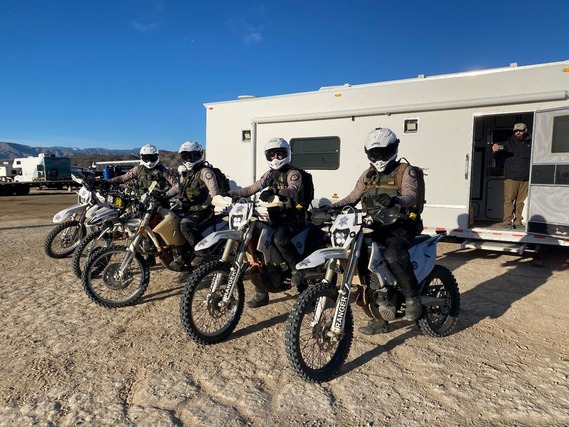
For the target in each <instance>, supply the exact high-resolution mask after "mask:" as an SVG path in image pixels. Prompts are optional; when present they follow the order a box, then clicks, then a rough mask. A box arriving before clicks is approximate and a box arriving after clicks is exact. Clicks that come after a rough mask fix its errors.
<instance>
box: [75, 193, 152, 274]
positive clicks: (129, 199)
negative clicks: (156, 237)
mask: <svg viewBox="0 0 569 427" xmlns="http://www.w3.org/2000/svg"><path fill="white" fill-rule="evenodd" d="M106 198H107V203H108V204H109V207H102V208H100V209H98V210H97V211H96V212H95V213H94V215H93V216H92V217H91V219H90V220H89V221H87V227H89V228H90V229H92V230H93V231H92V232H91V233H89V234H87V235H86V236H85V237H84V238H83V239H81V241H80V242H79V244H78V245H77V247H76V248H75V250H74V251H73V255H72V257H71V267H72V270H73V273H74V274H75V276H77V277H78V278H81V275H82V274H83V267H84V266H85V265H86V264H87V262H88V260H89V258H90V257H91V256H92V255H93V254H95V253H96V252H97V251H99V250H101V249H103V248H108V247H110V246H111V245H113V244H123V245H127V244H128V242H130V240H131V239H132V238H133V237H134V234H135V232H136V228H137V227H138V222H137V221H136V220H134V218H140V217H142V215H144V205H143V204H142V203H141V202H140V201H139V197H138V195H136V194H135V193H134V192H132V191H128V190H127V189H123V190H122V191H111V192H109V193H108V194H107V196H106Z"/></svg>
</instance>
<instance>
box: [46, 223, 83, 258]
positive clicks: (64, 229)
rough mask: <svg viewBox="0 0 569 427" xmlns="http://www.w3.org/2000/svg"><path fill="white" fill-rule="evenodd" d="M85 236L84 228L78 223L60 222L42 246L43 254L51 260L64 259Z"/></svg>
mask: <svg viewBox="0 0 569 427" xmlns="http://www.w3.org/2000/svg"><path fill="white" fill-rule="evenodd" d="M85 234H86V229H85V226H84V225H83V224H81V223H79V221H75V220H70V221H65V222H62V223H61V224H58V225H57V226H56V227H55V228H54V229H53V230H51V231H50V232H49V234H48V235H47V237H46V239H45V243H44V245H43V249H44V251H45V254H46V255H47V256H48V257H51V258H65V257H67V256H69V255H71V253H73V251H74V250H75V248H76V247H77V245H78V244H79V242H80V241H81V239H82V238H83V237H85Z"/></svg>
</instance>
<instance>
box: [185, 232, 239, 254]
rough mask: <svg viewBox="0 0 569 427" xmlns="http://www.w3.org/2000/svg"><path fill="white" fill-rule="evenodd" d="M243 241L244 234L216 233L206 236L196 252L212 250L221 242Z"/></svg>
mask: <svg viewBox="0 0 569 427" xmlns="http://www.w3.org/2000/svg"><path fill="white" fill-rule="evenodd" d="M241 239H243V233H242V232H241V231H237V230H221V231H215V232H213V233H211V234H208V235H207V236H205V237H204V238H203V239H202V240H200V241H199V242H198V243H197V244H196V246H195V247H194V250H196V251H203V250H204V249H207V248H210V247H212V246H213V245H215V244H216V243H217V242H219V241H220V240H235V241H238V242H239V241H241Z"/></svg>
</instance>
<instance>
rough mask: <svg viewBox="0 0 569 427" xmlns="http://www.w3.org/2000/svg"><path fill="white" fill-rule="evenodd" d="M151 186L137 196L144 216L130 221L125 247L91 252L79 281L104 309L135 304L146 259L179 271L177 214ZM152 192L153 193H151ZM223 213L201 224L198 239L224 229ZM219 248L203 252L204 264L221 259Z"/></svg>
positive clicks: (146, 278) (182, 242) (181, 243)
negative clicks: (133, 228) (129, 237)
mask: <svg viewBox="0 0 569 427" xmlns="http://www.w3.org/2000/svg"><path fill="white" fill-rule="evenodd" d="M156 186H157V183H156V182H155V181H154V182H152V183H151V185H150V187H149V190H148V193H145V194H144V195H143V196H142V197H141V201H142V203H144V204H145V210H144V215H143V216H142V217H140V218H132V219H130V220H129V223H131V224H132V223H136V224H137V227H136V231H135V234H134V237H133V238H132V240H131V242H130V244H129V245H128V246H126V247H121V246H116V245H113V246H111V247H109V248H105V249H102V250H100V251H97V252H96V253H93V254H92V255H91V256H90V258H89V261H88V262H87V264H86V266H85V268H84V271H83V274H82V276H81V281H82V283H83V287H84V289H85V292H87V295H88V296H89V298H90V299H91V300H93V301H94V302H96V303H97V304H99V305H102V306H104V307H109V308H113V307H124V306H127V305H132V304H134V303H135V302H136V301H138V300H139V299H140V298H141V297H142V295H143V294H144V292H145V291H146V288H147V287H148V284H149V282H150V268H149V265H148V262H147V258H149V257H151V258H153V257H156V258H157V259H158V260H159V261H160V263H161V264H162V265H163V266H164V267H166V268H167V269H169V270H173V271H180V270H181V268H184V266H182V265H180V264H179V263H177V262H176V261H175V260H176V258H177V257H178V256H180V255H182V256H183V255H184V251H185V250H187V246H186V245H187V242H186V239H185V238H184V237H183V236H182V233H181V232H180V221H181V214H180V215H178V214H177V213H175V212H173V211H172V210H171V209H168V208H164V207H162V197H161V195H160V194H159V193H158V192H157V190H156ZM155 190H156V191H155ZM223 216H224V215H223V214H218V215H214V217H213V218H212V220H211V221H209V222H207V223H206V224H203V227H202V228H201V230H200V232H201V234H202V236H204V237H205V236H206V235H208V234H209V233H211V232H213V231H217V230H222V229H225V228H227V221H225V220H224V219H223ZM221 251H223V245H222V244H219V245H216V246H213V247H211V248H210V249H209V250H208V251H206V252H204V253H203V255H204V261H210V260H212V259H219V258H221Z"/></svg>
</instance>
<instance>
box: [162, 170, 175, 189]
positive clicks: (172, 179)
mask: <svg viewBox="0 0 569 427" xmlns="http://www.w3.org/2000/svg"><path fill="white" fill-rule="evenodd" d="M162 176H163V177H164V179H165V180H166V181H167V182H168V184H170V188H171V187H174V186H175V185H176V184H177V183H178V182H177V181H176V178H175V177H174V176H173V175H172V174H171V173H170V171H168V169H167V168H166V167H163V169H162Z"/></svg>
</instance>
